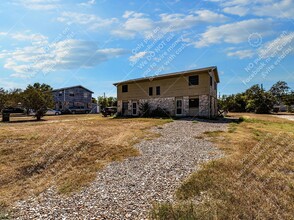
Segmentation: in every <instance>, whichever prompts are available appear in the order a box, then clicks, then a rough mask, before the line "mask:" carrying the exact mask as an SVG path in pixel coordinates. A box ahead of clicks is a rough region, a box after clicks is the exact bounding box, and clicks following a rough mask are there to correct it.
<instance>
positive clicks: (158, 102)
mask: <svg viewBox="0 0 294 220" xmlns="http://www.w3.org/2000/svg"><path fill="white" fill-rule="evenodd" d="M145 102H148V103H149V104H150V107H151V110H153V109H156V108H157V107H160V108H162V109H166V110H167V111H168V112H169V113H170V114H171V115H174V114H175V98H174V97H169V98H153V99H140V100H139V106H140V104H142V103H145Z"/></svg>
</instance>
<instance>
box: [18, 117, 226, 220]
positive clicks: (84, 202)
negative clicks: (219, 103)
mask: <svg viewBox="0 0 294 220" xmlns="http://www.w3.org/2000/svg"><path fill="white" fill-rule="evenodd" d="M225 129H226V124H225V123H220V122H218V123H211V122H205V121H199V122H196V123H195V122H192V121H189V120H177V121H174V122H172V123H168V124H165V125H163V126H161V127H155V128H152V130H153V131H154V132H157V133H160V134H161V137H159V138H156V139H153V140H144V141H142V142H141V143H139V144H137V145H136V147H137V148H138V149H139V150H140V151H141V153H142V155H141V156H139V157H133V158H129V159H126V160H124V161H123V162H115V163H112V164H110V165H109V166H107V167H106V168H105V169H104V170H103V171H101V172H99V173H98V174H97V178H96V180H95V181H94V182H93V183H91V185H90V186H88V187H86V188H84V189H83V190H82V191H80V192H77V193H75V194H73V195H72V196H70V197H64V196H61V195H58V194H56V191H55V190H54V189H49V190H47V191H45V192H44V193H42V194H40V195H38V196H37V197H32V198H30V199H28V200H26V201H21V202H18V203H16V204H15V209H14V210H15V213H16V215H17V216H15V218H17V219H146V217H147V215H148V211H149V210H150V207H151V206H152V203H153V202H154V201H172V200H173V195H174V192H175V190H176V188H177V187H178V186H179V184H180V183H181V181H182V180H183V179H184V178H185V177H187V176H188V175H189V174H190V173H191V172H193V171H194V170H195V169H197V164H199V163H203V162H204V161H207V160H209V159H212V158H215V157H219V156H220V155H221V153H220V152H219V151H217V150H216V148H214V147H213V144H212V143H210V142H209V141H207V140H204V139H201V138H198V139H197V138H195V137H196V136H199V135H201V134H202V133H203V132H205V131H215V130H225Z"/></svg>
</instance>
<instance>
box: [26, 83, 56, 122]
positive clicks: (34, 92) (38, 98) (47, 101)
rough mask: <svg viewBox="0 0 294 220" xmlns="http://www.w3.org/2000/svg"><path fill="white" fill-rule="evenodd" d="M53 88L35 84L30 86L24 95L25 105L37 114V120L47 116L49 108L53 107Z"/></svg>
mask: <svg viewBox="0 0 294 220" xmlns="http://www.w3.org/2000/svg"><path fill="white" fill-rule="evenodd" d="M51 91H52V88H51V87H50V86H49V85H47V84H40V83H35V84H34V85H28V86H27V88H26V90H25V91H24V93H23V105H24V106H25V108H26V109H27V111H29V110H30V109H31V110H33V111H34V112H35V117H36V118H37V120H38V121H39V120H41V118H42V117H43V116H44V115H45V113H46V111H47V109H48V108H50V107H52V106H53V97H52V93H51Z"/></svg>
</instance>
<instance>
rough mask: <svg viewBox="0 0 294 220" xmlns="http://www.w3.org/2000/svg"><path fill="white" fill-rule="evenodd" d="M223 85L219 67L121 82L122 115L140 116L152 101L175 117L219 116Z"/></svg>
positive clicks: (120, 110) (119, 106) (119, 93)
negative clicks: (142, 107) (219, 86)
mask: <svg viewBox="0 0 294 220" xmlns="http://www.w3.org/2000/svg"><path fill="white" fill-rule="evenodd" d="M219 82H220V81H219V75H218V71H217V67H216V66H212V67H207V68H202V69H195V70H188V71H182V72H176V73H170V74H163V75H157V76H153V77H144V78H139V79H133V80H127V81H123V82H118V83H115V84H114V85H115V86H116V87H117V100H118V112H120V113H121V114H122V115H125V116H138V115H140V112H139V106H140V104H141V103H145V102H148V103H149V105H150V106H151V108H153V109H155V108H157V107H159V108H162V109H165V110H167V111H168V112H169V113H170V115H172V116H201V117H209V118H210V117H215V116H217V84H218V83H219Z"/></svg>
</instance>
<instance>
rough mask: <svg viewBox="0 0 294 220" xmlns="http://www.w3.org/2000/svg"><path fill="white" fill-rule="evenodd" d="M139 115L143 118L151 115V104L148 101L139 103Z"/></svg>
mask: <svg viewBox="0 0 294 220" xmlns="http://www.w3.org/2000/svg"><path fill="white" fill-rule="evenodd" d="M139 110H140V116H141V117H143V118H149V117H151V106H150V104H149V103H148V102H144V103H141V104H140V105H139Z"/></svg>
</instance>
